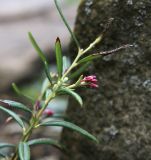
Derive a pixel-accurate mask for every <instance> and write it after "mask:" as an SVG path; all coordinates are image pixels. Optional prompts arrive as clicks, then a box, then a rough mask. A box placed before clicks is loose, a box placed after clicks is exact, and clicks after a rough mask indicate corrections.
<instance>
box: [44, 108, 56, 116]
mask: <svg viewBox="0 0 151 160" xmlns="http://www.w3.org/2000/svg"><path fill="white" fill-rule="evenodd" d="M43 114H44V115H46V116H53V114H54V111H53V110H51V109H49V108H47V109H45V110H44V112H43Z"/></svg>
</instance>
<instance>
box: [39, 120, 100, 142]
mask: <svg viewBox="0 0 151 160" xmlns="http://www.w3.org/2000/svg"><path fill="white" fill-rule="evenodd" d="M40 126H60V127H65V128H68V129H71V130H73V131H76V132H78V133H80V134H82V135H84V136H85V137H87V138H89V139H91V140H93V141H95V142H98V140H97V139H96V138H95V137H94V136H93V135H92V134H90V133H88V132H87V131H85V130H84V129H82V128H80V127H78V126H77V125H75V124H73V123H70V122H67V121H48V122H44V123H42V124H40Z"/></svg>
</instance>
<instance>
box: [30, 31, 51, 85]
mask: <svg viewBox="0 0 151 160" xmlns="http://www.w3.org/2000/svg"><path fill="white" fill-rule="evenodd" d="M28 36H29V39H30V41H31V43H32V45H33V47H34V48H35V50H36V51H37V53H38V55H39V57H40V58H41V60H42V62H43V64H44V69H45V73H46V76H47V78H48V79H49V81H50V83H51V82H52V81H51V76H50V74H49V68H48V62H47V59H46V57H45V54H44V53H43V51H42V50H41V49H40V47H39V46H38V44H37V42H36V40H35V39H34V37H33V35H32V33H30V32H29V33H28Z"/></svg>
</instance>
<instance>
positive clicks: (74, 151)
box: [62, 0, 151, 160]
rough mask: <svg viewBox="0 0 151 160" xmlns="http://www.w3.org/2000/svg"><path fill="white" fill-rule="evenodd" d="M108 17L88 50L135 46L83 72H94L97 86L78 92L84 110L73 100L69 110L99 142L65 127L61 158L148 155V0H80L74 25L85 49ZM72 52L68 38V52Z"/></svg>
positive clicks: (147, 158)
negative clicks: (99, 38) (99, 39)
mask: <svg viewBox="0 0 151 160" xmlns="http://www.w3.org/2000/svg"><path fill="white" fill-rule="evenodd" d="M111 17H113V18H114V22H113V24H112V26H111V28H110V29H109V31H108V33H107V34H106V36H105V38H104V40H103V42H102V43H100V44H99V45H97V46H96V47H95V48H94V49H93V51H92V53H95V52H98V51H100V50H109V49H113V48H115V47H118V46H120V45H122V44H127V43H129V44H134V47H132V48H131V49H126V50H123V51H120V52H119V53H118V54H116V55H110V56H107V57H104V58H102V59H98V60H96V61H95V62H94V63H93V64H92V65H91V66H90V67H89V72H86V73H85V74H86V75H88V74H89V75H90V74H96V75H97V77H98V80H99V85H100V88H99V89H96V90H94V89H84V90H82V91H80V93H81V94H82V97H83V99H84V109H81V108H80V107H78V106H77V104H76V103H75V102H74V101H71V103H70V105H69V108H68V111H67V114H68V116H69V118H70V119H71V120H72V122H74V123H75V124H78V125H79V126H81V127H83V128H84V129H86V130H88V131H89V132H90V133H92V134H93V135H95V136H96V137H97V138H98V140H99V141H100V143H99V144H95V143H94V142H91V141H89V140H86V138H84V137H82V136H81V135H79V134H77V133H72V132H71V131H68V130H64V131H63V135H62V142H63V143H64V144H65V145H66V146H67V148H68V152H69V155H68V156H63V158H62V159H63V160H69V159H72V160H151V100H150V97H151V0H83V1H82V2H81V5H80V7H79V10H78V16H77V20H76V24H75V33H76V35H77V37H78V39H79V41H80V44H81V46H82V47H83V48H84V47H86V46H88V44H89V43H90V42H92V41H93V40H94V39H95V38H96V37H97V36H98V35H99V34H100V33H101V31H102V30H103V28H104V26H105V23H107V21H108V19H109V18H111ZM75 51H76V48H75V46H74V43H73V42H72V43H71V45H70V53H75ZM71 57H72V58H73V57H75V54H72V55H71Z"/></svg>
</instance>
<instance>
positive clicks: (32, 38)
mask: <svg viewBox="0 0 151 160" xmlns="http://www.w3.org/2000/svg"><path fill="white" fill-rule="evenodd" d="M28 36H29V39H30V41H31V43H32V45H33V47H34V48H35V50H36V51H37V53H38V55H39V57H40V58H41V60H42V61H43V63H44V62H45V61H47V60H46V57H45V55H44V53H43V52H42V50H41V49H40V47H39V46H38V44H37V42H36V40H35V39H34V37H33V35H32V33H31V32H29V33H28Z"/></svg>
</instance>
